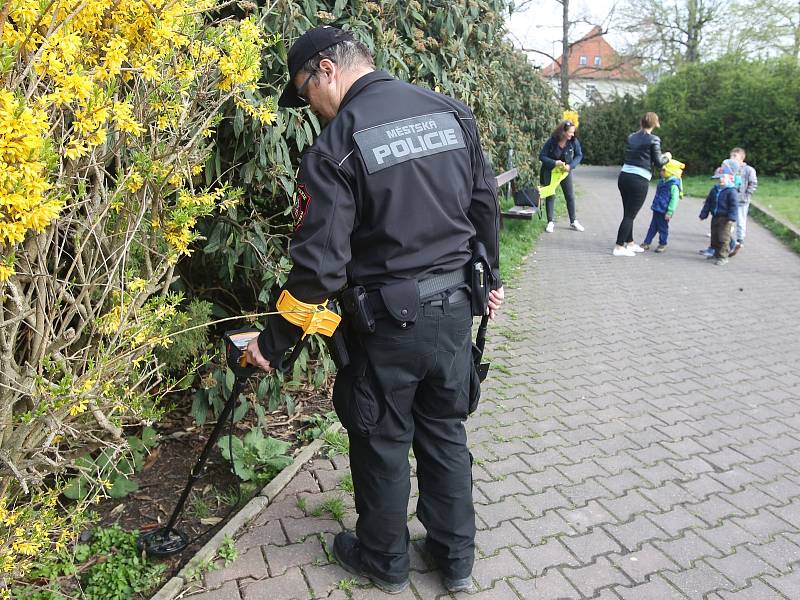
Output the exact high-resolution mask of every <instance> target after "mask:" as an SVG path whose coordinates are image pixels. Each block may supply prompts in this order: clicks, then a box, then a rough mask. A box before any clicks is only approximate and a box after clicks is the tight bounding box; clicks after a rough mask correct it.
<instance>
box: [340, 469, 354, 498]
mask: <svg viewBox="0 0 800 600" xmlns="http://www.w3.org/2000/svg"><path fill="white" fill-rule="evenodd" d="M339 489H340V490H342V491H345V492H347V493H348V494H352V493H353V474H352V473H348V474H347V475H345V476H344V477H342V480H341V481H340V482H339Z"/></svg>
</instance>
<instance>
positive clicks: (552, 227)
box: [544, 221, 556, 233]
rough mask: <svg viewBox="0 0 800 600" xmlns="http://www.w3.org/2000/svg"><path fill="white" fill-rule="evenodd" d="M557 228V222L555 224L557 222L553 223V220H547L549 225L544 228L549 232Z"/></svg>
mask: <svg viewBox="0 0 800 600" xmlns="http://www.w3.org/2000/svg"><path fill="white" fill-rule="evenodd" d="M555 228H556V224H555V223H553V222H552V221H548V222H547V227H545V228H544V230H545V231H546V232H547V233H553V230H554V229H555Z"/></svg>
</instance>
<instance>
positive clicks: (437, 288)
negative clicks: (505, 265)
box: [367, 267, 469, 315]
mask: <svg viewBox="0 0 800 600" xmlns="http://www.w3.org/2000/svg"><path fill="white" fill-rule="evenodd" d="M417 285H418V286H419V301H420V304H427V303H432V304H441V303H442V298H439V296H441V295H442V294H444V292H447V291H449V290H455V291H453V293H451V294H450V295H449V296H447V299H448V301H449V302H450V303H457V302H462V301H465V300H468V299H469V295H468V294H467V292H466V291H465V290H464V289H458V288H463V287H464V286H465V285H468V279H467V269H466V267H462V268H461V269H457V270H455V271H450V272H448V273H442V274H440V275H434V276H433V277H429V278H428V279H424V280H422V281H419V282H417ZM367 299H368V301H369V305H370V308H371V309H372V312H373V314H375V315H379V314H384V313H385V312H386V310H385V306H384V303H383V299H382V297H381V294H380V292H379V291H378V290H374V291H371V292H367Z"/></svg>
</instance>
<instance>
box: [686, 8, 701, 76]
mask: <svg viewBox="0 0 800 600" xmlns="http://www.w3.org/2000/svg"><path fill="white" fill-rule="evenodd" d="M686 9H687V15H686V62H689V63H693V62H697V61H698V60H699V59H700V52H699V49H700V27H699V21H700V14H699V11H698V7H697V0H689V1H688V2H687V3H686Z"/></svg>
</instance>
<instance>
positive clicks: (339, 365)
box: [325, 324, 350, 370]
mask: <svg viewBox="0 0 800 600" xmlns="http://www.w3.org/2000/svg"><path fill="white" fill-rule="evenodd" d="M342 329H343V326H342V325H341V324H340V325H339V327H337V328H336V330H335V331H334V332H333V335H332V336H331V337H326V338H325V343H326V344H327V345H328V352H330V354H331V358H332V359H333V364H335V365H336V369H337V370H341V369H343V368H344V367H346V366H347V365H349V364H350V353H349V352H348V351H347V340H346V338H345V334H344V332H343V331H342Z"/></svg>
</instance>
